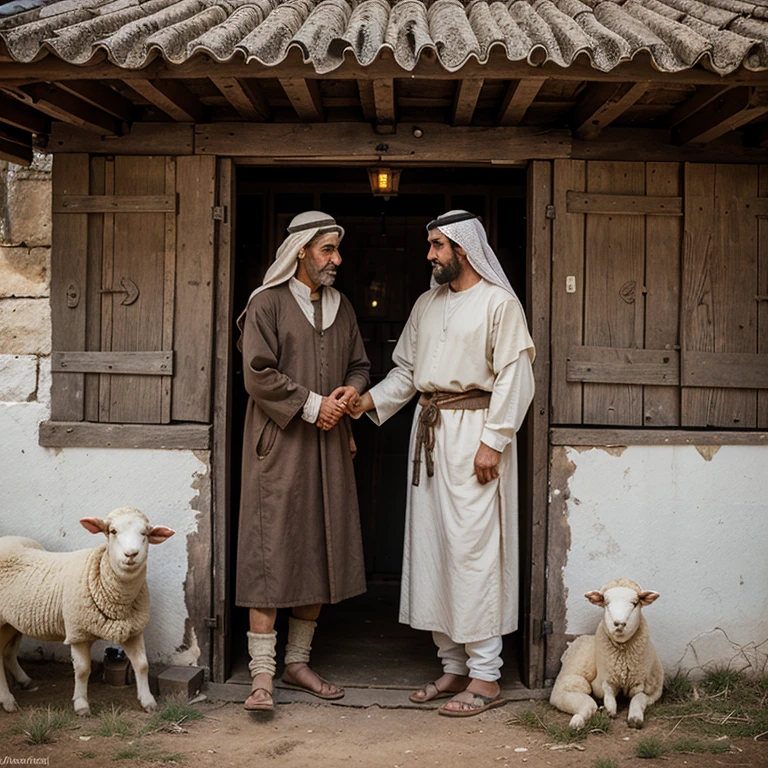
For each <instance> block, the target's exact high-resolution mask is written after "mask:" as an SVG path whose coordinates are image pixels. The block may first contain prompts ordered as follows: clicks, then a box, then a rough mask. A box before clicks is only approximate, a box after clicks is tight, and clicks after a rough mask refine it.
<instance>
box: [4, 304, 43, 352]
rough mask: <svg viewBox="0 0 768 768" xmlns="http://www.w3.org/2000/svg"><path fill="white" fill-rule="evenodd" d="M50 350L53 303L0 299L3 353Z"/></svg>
mask: <svg viewBox="0 0 768 768" xmlns="http://www.w3.org/2000/svg"><path fill="white" fill-rule="evenodd" d="M50 353H51V305H50V302H49V301H48V300H47V299H0V354H6V355H49V354H50Z"/></svg>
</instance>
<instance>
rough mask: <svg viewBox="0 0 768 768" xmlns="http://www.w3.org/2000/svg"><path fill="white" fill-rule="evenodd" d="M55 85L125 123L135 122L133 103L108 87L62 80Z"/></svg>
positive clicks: (90, 82) (86, 81) (91, 82)
mask: <svg viewBox="0 0 768 768" xmlns="http://www.w3.org/2000/svg"><path fill="white" fill-rule="evenodd" d="M54 85H56V86H57V87H59V88H61V89H62V90H65V91H69V93H71V94H73V95H74V96H77V97H79V98H81V99H82V100H83V101H85V102H87V103H88V104H91V105H93V106H94V107H97V108H99V109H103V110H104V111H105V112H108V113H109V114H110V115H112V116H114V117H116V118H117V119H118V120H121V121H122V122H124V123H130V122H132V120H133V112H134V105H133V103H132V102H131V101H129V100H128V99H126V98H125V97H124V96H121V95H120V94H119V93H118V92H117V91H113V90H112V89H111V88H108V87H107V86H106V85H101V83H96V82H93V81H90V80H62V81H61V82H58V83H54Z"/></svg>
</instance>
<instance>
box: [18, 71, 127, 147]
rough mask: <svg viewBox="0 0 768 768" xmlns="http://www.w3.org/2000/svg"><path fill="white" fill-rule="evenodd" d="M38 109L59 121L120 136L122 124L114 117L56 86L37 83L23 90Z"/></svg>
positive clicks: (96, 131) (95, 131)
mask: <svg viewBox="0 0 768 768" xmlns="http://www.w3.org/2000/svg"><path fill="white" fill-rule="evenodd" d="M21 90H22V91H23V92H24V93H25V94H26V95H27V96H28V97H29V98H30V99H31V101H32V103H33V104H34V106H35V108H36V109H39V110H41V111H42V112H45V113H46V114H48V115H50V116H51V117H53V118H55V119H57V120H63V121H64V122H65V123H71V124H72V125H77V126H78V127H80V128H84V129H85V130H87V131H93V132H94V133H100V134H112V135H114V134H118V133H119V132H120V124H119V123H118V122H117V120H115V118H114V117H112V115H109V114H107V113H106V112H104V111H103V110H101V109H98V108H97V107H94V106H93V105H92V104H88V102H85V101H83V100H82V99H80V98H78V97H77V96H74V95H73V94H71V93H68V92H67V91H64V90H62V89H61V88H57V87H56V86H54V85H48V84H45V83H35V84H33V85H27V86H24V87H23V88H22V89H21Z"/></svg>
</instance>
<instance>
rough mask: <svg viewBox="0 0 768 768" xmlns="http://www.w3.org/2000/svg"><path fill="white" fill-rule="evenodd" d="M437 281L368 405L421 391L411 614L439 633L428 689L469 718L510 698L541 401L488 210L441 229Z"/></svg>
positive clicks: (403, 613) (406, 562)
mask: <svg viewBox="0 0 768 768" xmlns="http://www.w3.org/2000/svg"><path fill="white" fill-rule="evenodd" d="M428 240H429V245H430V249H429V254H428V256H427V258H428V259H429V261H430V262H431V263H432V265H433V280H432V288H431V289H430V290H429V291H427V292H426V293H424V294H422V296H420V297H419V299H418V300H417V302H416V304H415V305H414V307H413V310H412V311H411V315H410V317H409V318H408V322H407V324H406V326H405V329H404V330H403V333H402V335H401V336H400V339H399V340H398V342H397V346H396V347H395V351H394V354H393V360H394V362H395V368H393V369H392V370H391V371H390V372H389V374H388V375H387V377H386V378H385V379H384V380H383V381H382V382H380V383H379V384H377V385H376V386H375V387H373V388H372V389H371V390H370V391H369V392H368V393H366V394H365V395H363V397H362V398H361V399H360V401H359V402H358V404H357V406H356V408H355V409H354V413H353V415H355V416H359V415H360V414H361V413H363V412H365V411H369V416H370V417H371V418H372V420H373V421H374V422H375V423H377V424H383V423H384V422H385V421H386V420H387V419H389V418H391V417H392V416H393V415H394V414H395V413H397V411H398V410H399V409H400V408H402V407H403V406H404V405H405V404H406V403H408V402H409V401H410V400H411V398H412V397H413V396H414V395H415V394H416V393H417V392H420V393H422V394H421V397H420V399H419V407H417V409H416V413H415V416H414V424H413V430H412V433H411V441H410V448H409V456H410V457H412V462H411V463H410V465H409V471H408V488H409V494H408V502H407V510H406V529H405V549H404V554H403V574H402V586H401V597H400V621H401V622H403V623H405V624H410V625H411V626H412V627H414V628H416V629H424V630H431V631H432V635H433V638H434V641H435V644H436V645H437V649H438V650H437V653H438V656H439V658H440V659H441V661H442V665H443V672H444V674H443V675H442V677H440V678H438V679H437V680H435V681H434V682H432V683H427V684H426V685H425V686H424V687H423V688H422V689H420V690H418V691H416V692H415V693H414V694H413V695H412V696H411V700H412V701H414V702H424V701H429V700H431V699H435V698H441V697H446V696H451V695H452V694H454V693H455V694H456V695H455V696H453V698H451V700H450V701H449V702H448V703H446V704H445V705H444V706H443V707H441V708H440V710H439V711H440V713H441V714H445V715H449V716H454V717H457V716H460V717H464V716H469V715H475V714H477V713H479V712H482V711H485V710H486V709H489V708H491V707H494V706H498V705H500V704H503V703H504V700H503V699H502V698H500V687H499V684H498V680H499V678H500V677H501V673H500V668H501V665H502V661H501V650H502V640H501V636H502V635H504V634H508V633H510V632H514V631H515V630H516V629H517V625H518V592H519V583H518V536H517V514H518V512H517V449H516V445H515V438H516V434H517V431H518V430H519V428H520V425H521V424H522V422H523V419H524V418H525V414H526V412H527V410H528V407H529V405H530V403H531V400H532V399H533V389H534V383H533V370H532V366H531V363H532V361H533V357H534V347H533V341H532V340H531V337H530V335H529V333H528V328H527V325H526V321H525V315H524V313H523V309H522V306H521V305H520V302H519V300H518V298H517V296H516V295H515V293H514V291H513V290H512V287H511V286H510V284H509V281H508V280H507V277H506V275H505V274H504V272H503V270H502V268H501V265H500V264H499V262H498V259H497V258H496V255H495V254H494V253H493V250H492V249H491V247H490V245H489V244H488V240H487V237H486V234H485V231H484V229H483V227H482V225H481V224H480V222H479V221H478V220H477V218H476V217H475V216H473V215H472V214H470V213H467V212H466V211H450V212H449V213H447V214H444V215H443V216H441V217H440V218H438V219H437V220H436V221H434V222H432V223H431V224H430V225H429V227H428Z"/></svg>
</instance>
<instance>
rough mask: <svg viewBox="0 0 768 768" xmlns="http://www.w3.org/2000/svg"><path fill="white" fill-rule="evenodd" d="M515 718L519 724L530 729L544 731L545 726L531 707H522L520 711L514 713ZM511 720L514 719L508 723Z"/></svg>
mask: <svg viewBox="0 0 768 768" xmlns="http://www.w3.org/2000/svg"><path fill="white" fill-rule="evenodd" d="M515 718H516V719H517V721H518V722H519V723H520V725H522V726H525V727H526V728H530V729H531V730H532V731H544V730H546V728H547V726H546V725H544V723H543V722H542V720H541V718H540V717H539V716H538V715H537V714H536V713H535V712H534V711H533V710H532V709H524V710H523V711H522V712H517V713H515ZM513 722H515V721H514V720H510V723H513Z"/></svg>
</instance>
